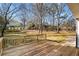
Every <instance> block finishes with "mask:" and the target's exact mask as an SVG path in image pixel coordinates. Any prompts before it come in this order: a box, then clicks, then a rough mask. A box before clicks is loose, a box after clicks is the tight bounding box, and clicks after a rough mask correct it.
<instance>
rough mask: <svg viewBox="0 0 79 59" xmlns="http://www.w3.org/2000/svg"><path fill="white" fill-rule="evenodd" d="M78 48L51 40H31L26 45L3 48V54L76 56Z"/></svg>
mask: <svg viewBox="0 0 79 59" xmlns="http://www.w3.org/2000/svg"><path fill="white" fill-rule="evenodd" d="M76 55H79V49H78V48H75V47H71V46H65V45H62V43H56V42H52V41H39V42H37V41H33V42H30V43H27V44H26V45H22V46H18V47H15V48H10V49H5V50H4V52H3V56H76Z"/></svg>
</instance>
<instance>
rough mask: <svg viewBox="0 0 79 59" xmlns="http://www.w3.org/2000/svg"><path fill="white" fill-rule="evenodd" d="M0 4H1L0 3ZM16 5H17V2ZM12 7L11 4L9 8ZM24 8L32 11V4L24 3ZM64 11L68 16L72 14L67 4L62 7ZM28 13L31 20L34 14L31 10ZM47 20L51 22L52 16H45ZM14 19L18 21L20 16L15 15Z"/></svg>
mask: <svg viewBox="0 0 79 59" xmlns="http://www.w3.org/2000/svg"><path fill="white" fill-rule="evenodd" d="M0 5H1V4H0ZM16 5H19V4H18V3H17V4H16ZM13 8H14V7H13V6H12V7H11V9H13ZM26 8H28V9H30V10H31V11H32V4H31V3H26ZM63 9H64V11H65V13H66V14H67V15H68V18H69V17H70V16H71V15H72V13H71V11H70V9H69V7H68V5H67V4H65V7H64V8H63ZM27 15H28V20H32V19H33V17H34V15H33V13H32V12H27ZM62 15H63V14H62ZM45 19H47V20H48V23H50V22H51V20H52V16H46V18H45ZM49 19H50V20H49ZM14 20H16V21H19V22H20V17H16V18H15V19H14Z"/></svg>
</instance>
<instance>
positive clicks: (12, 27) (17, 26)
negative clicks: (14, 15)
mask: <svg viewBox="0 0 79 59" xmlns="http://www.w3.org/2000/svg"><path fill="white" fill-rule="evenodd" d="M7 28H8V30H22V29H23V26H21V23H20V22H18V21H16V20H12V21H10V22H9V24H8V25H7Z"/></svg>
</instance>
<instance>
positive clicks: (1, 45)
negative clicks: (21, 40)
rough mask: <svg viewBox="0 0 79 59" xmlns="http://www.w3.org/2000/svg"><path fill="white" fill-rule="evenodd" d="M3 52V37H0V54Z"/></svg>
mask: <svg viewBox="0 0 79 59" xmlns="http://www.w3.org/2000/svg"><path fill="white" fill-rule="evenodd" d="M2 52H3V37H1V38H0V55H2Z"/></svg>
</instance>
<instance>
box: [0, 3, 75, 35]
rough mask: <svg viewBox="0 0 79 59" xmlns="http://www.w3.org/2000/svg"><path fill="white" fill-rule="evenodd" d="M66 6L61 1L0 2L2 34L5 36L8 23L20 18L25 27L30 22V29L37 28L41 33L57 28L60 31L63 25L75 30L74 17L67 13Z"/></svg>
mask: <svg viewBox="0 0 79 59" xmlns="http://www.w3.org/2000/svg"><path fill="white" fill-rule="evenodd" d="M66 6H67V4H61V3H51V4H49V3H33V4H32V3H30V4H20V3H18V4H14V3H4V4H0V26H2V29H1V30H0V31H1V36H4V33H5V30H6V28H7V25H8V24H9V23H10V21H12V20H14V19H18V20H19V21H20V22H21V25H22V26H23V27H24V29H25V27H26V25H28V24H29V23H30V24H29V26H28V29H37V30H39V33H42V31H43V30H52V31H54V30H56V31H57V33H59V31H60V30H61V28H62V27H63V26H65V27H66V28H68V27H69V28H70V27H71V28H72V30H74V31H75V20H74V17H73V15H69V14H67V12H66V11H65V9H66V8H65V7H66ZM68 11H69V9H68Z"/></svg>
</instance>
